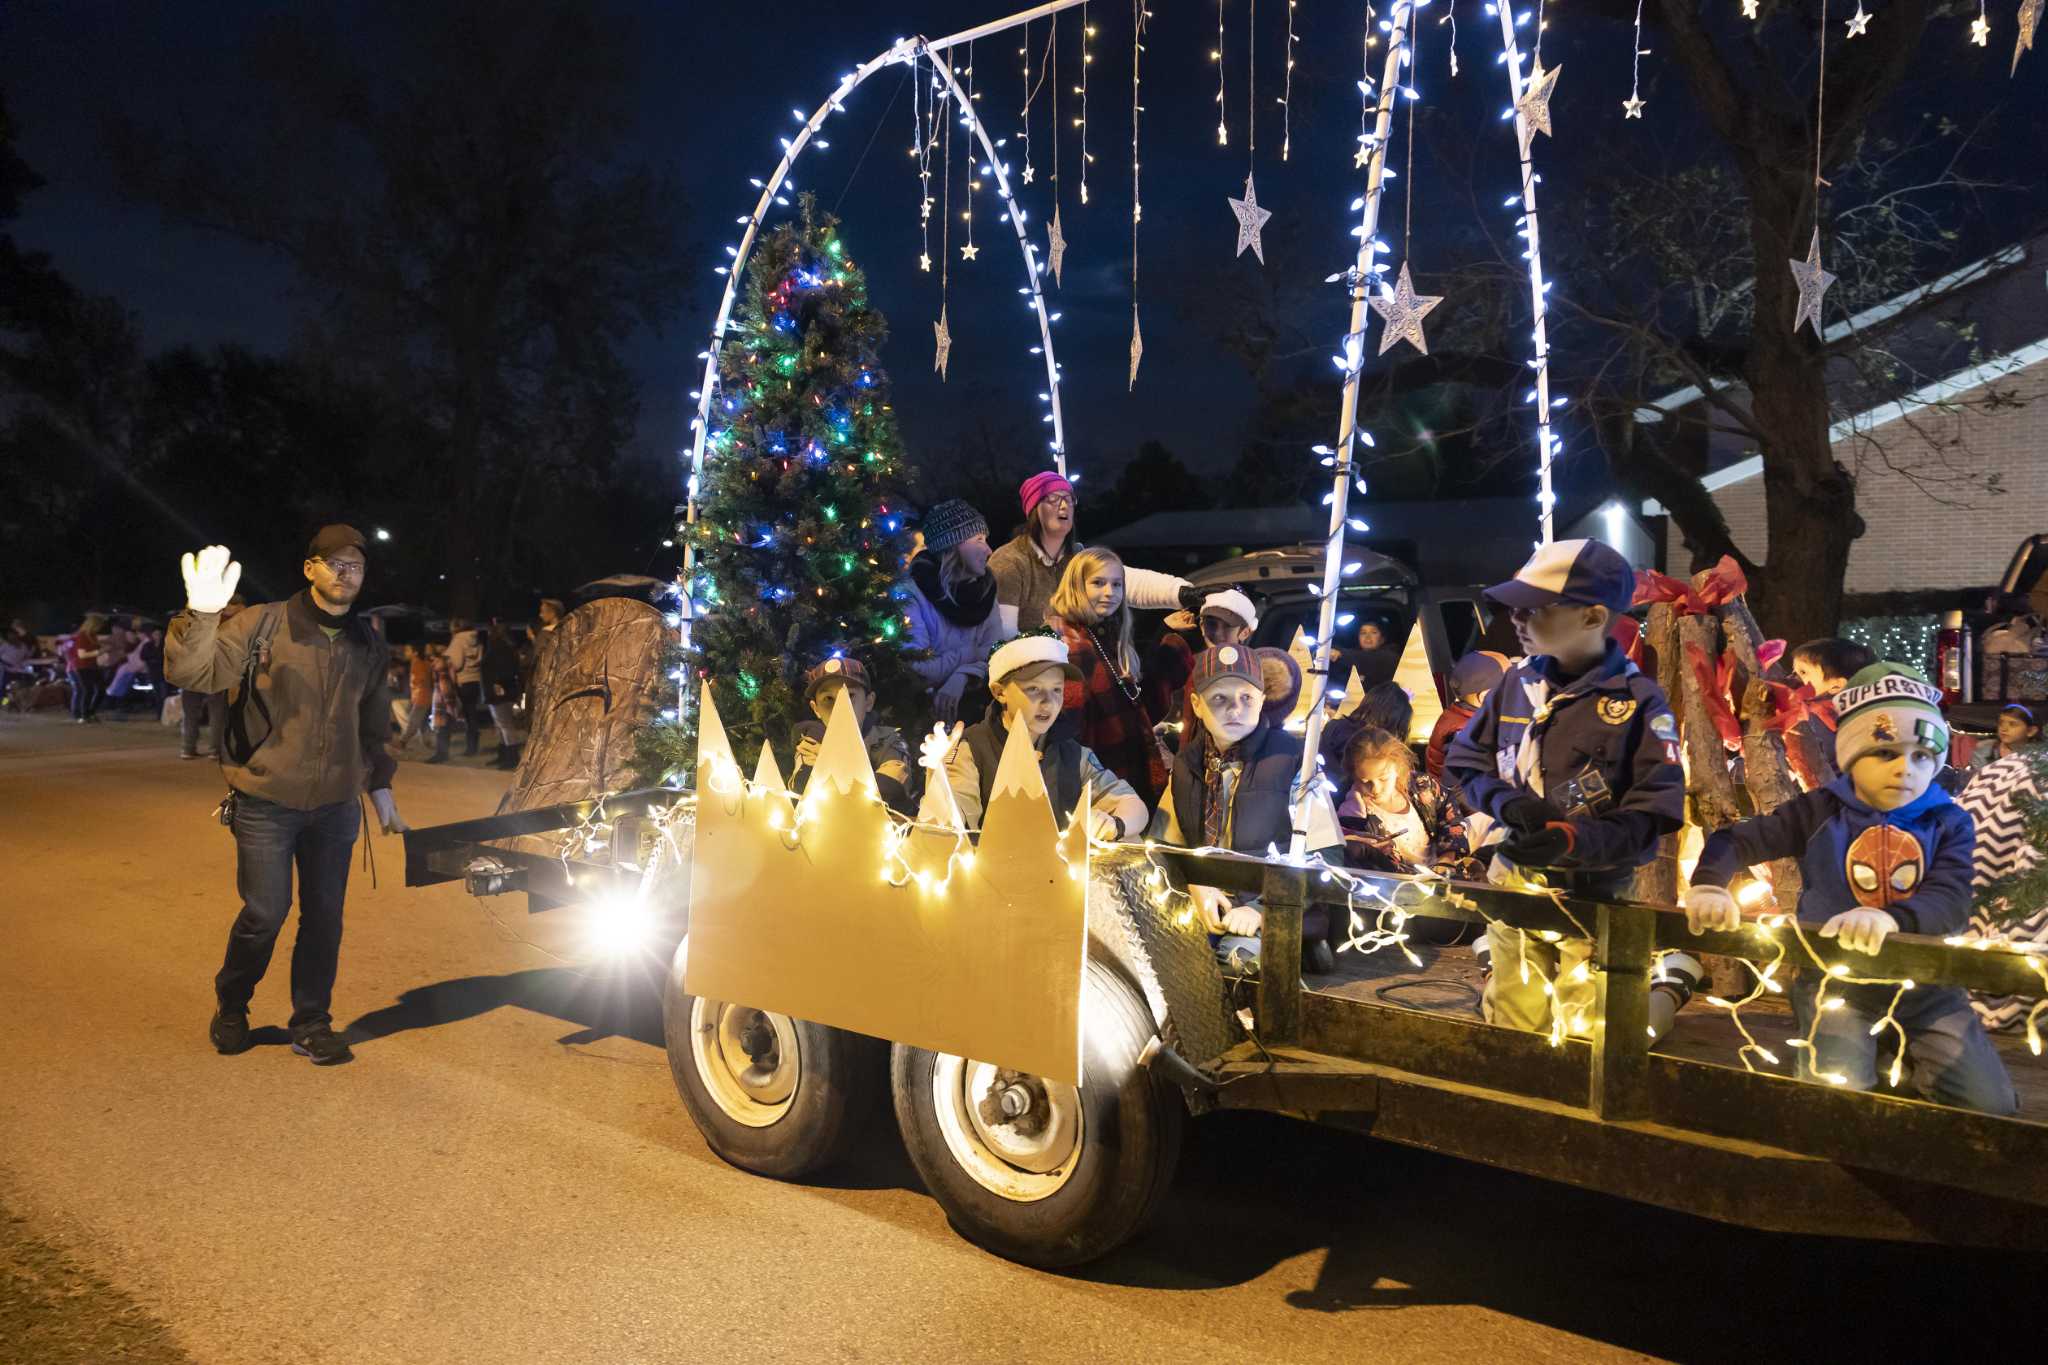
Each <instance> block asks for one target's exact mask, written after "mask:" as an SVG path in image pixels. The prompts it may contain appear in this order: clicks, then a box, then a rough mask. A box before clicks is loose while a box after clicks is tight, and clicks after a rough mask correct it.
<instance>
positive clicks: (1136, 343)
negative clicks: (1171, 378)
mask: <svg viewBox="0 0 2048 1365" xmlns="http://www.w3.org/2000/svg"><path fill="white" fill-rule="evenodd" d="M1144 354H1145V336H1144V333H1142V332H1140V331H1139V330H1138V310H1137V309H1135V308H1133V309H1132V310H1131V377H1130V379H1129V381H1128V382H1126V383H1125V385H1124V387H1125V388H1126V389H1135V388H1137V387H1138V360H1139V358H1140V357H1142V356H1143V355H1144Z"/></svg>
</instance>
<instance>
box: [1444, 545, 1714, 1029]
mask: <svg viewBox="0 0 2048 1365" xmlns="http://www.w3.org/2000/svg"><path fill="white" fill-rule="evenodd" d="M1486 595H1487V596H1488V597H1490V598H1492V599H1493V600H1494V601H1495V602H1498V603H1500V604H1501V605H1502V606H1504V607H1506V608H1508V610H1509V612H1510V613H1511V614H1512V617H1513V620H1514V626H1515V634H1516V636H1517V638H1518V639H1520V641H1521V644H1522V649H1523V651H1524V653H1525V655H1526V657H1525V658H1523V659H1522V660H1521V661H1520V662H1518V663H1516V664H1515V665H1514V666H1513V667H1511V668H1509V669H1508V670H1507V673H1506V675H1505V676H1503V677H1502V679H1501V681H1500V685H1499V686H1497V687H1495V688H1494V689H1493V691H1492V692H1490V693H1489V694H1487V697H1486V700H1485V702H1484V703H1483V704H1481V706H1480V708H1479V710H1478V712H1477V713H1476V714H1475V715H1474V716H1473V717H1472V719H1471V720H1469V721H1467V722H1466V724H1465V728H1464V729H1463V730H1461V731H1459V732H1458V735H1457V737H1456V738H1454V739H1453V740H1451V742H1450V745H1449V747H1448V749H1447V750H1446V752H1445V755H1444V775H1445V777H1446V778H1448V779H1449V780H1450V781H1451V782H1452V783H1454V784H1455V785H1456V786H1457V788H1458V790H1459V792H1460V793H1461V795H1462V796H1463V797H1464V800H1465V802H1466V804H1467V805H1469V806H1470V807H1471V808H1472V809H1473V810H1474V811H1476V812H1478V813H1479V814H1481V815H1484V816H1486V817H1488V818H1489V819H1491V820H1493V821H1494V822H1496V823H1497V824H1498V826H1499V829H1498V831H1497V835H1498V842H1496V843H1494V844H1492V845H1491V848H1492V851H1493V853H1494V855H1495V868H1494V876H1495V879H1496V880H1500V881H1511V880H1514V879H1515V873H1516V872H1517V871H1519V872H1521V873H1522V874H1524V875H1528V876H1531V877H1534V878H1535V879H1538V880H1541V881H1542V882H1543V883H1544V884H1546V885H1549V886H1553V887H1558V888H1561V889H1563V890H1565V891H1568V892H1571V893H1573V894H1575V895H1582V896H1588V897H1593V898H1613V897H1618V896H1620V895H1622V894H1623V893H1624V892H1625V891H1626V890H1627V887H1628V883H1629V878H1630V876H1631V874H1632V873H1633V872H1634V870H1635V868H1636V866H1637V864H1639V863H1644V862H1647V861H1649V859H1650V858H1651V856H1652V855H1653V854H1654V852H1655V850H1656V847H1657V841H1658V840H1659V839H1660V838H1662V837H1663V836H1664V835H1666V834H1669V833H1671V832H1672V831H1674V830H1676V829H1677V828H1678V827H1679V825H1680V824H1682V823H1683V822H1684V818H1685V779H1684V777H1683V775H1682V774H1681V772H1680V770H1679V766H1678V723H1677V721H1676V720H1675V719H1674V718H1673V716H1672V714H1671V707H1670V705H1669V703H1667V702H1666V701H1665V698H1664V691H1663V689H1662V688H1660V687H1658V686H1657V683H1656V681H1655V680H1654V679H1652V678H1650V677H1649V676H1647V675H1646V674H1644V673H1642V672H1640V671H1638V670H1637V668H1636V666H1635V665H1634V664H1632V663H1630V662H1629V661H1628V658H1627V656H1626V655H1624V654H1623V653H1622V650H1621V647H1620V646H1619V645H1617V644H1616V643H1615V642H1614V641H1612V640H1611V639H1609V638H1608V624H1609V622H1610V621H1611V620H1612V619H1613V618H1614V617H1615V616H1616V615H1617V614H1619V613H1620V612H1621V611H1622V610H1623V609H1625V608H1626V607H1627V606H1628V604H1629V602H1630V601H1631V600H1632V599H1633V597H1634V595H1635V571H1634V570H1633V569H1631V568H1630V567H1629V564H1628V561H1627V560H1625V559H1623V558H1622V557H1621V556H1620V555H1619V554H1617V553H1616V552H1615V551H1614V550H1613V549H1611V548H1610V547H1608V546H1606V545H1603V544H1601V543H1600V542H1599V541H1597V540H1562V541H1557V542H1555V543H1553V544H1550V545H1545V546H1542V547H1541V548H1539V549H1538V550H1537V551H1536V553H1535V554H1534V555H1533V556H1532V557H1531V558H1530V560H1529V562H1528V563H1527V564H1525V565H1523V566H1522V569H1521V571H1520V572H1519V573H1517V574H1516V575H1515V576H1514V578H1513V579H1511V580H1510V581H1508V582H1506V583H1502V584H1499V585H1498V586H1496V587H1493V588H1489V589H1487V594H1486ZM1487 943H1488V946H1489V949H1490V951H1491V955H1492V962H1493V974H1492V976H1491V977H1490V978H1489V979H1488V981H1487V984H1486V992H1485V996H1484V998H1483V1002H1482V1004H1483V1008H1484V1011H1485V1014H1486V1017H1487V1018H1488V1019H1489V1020H1491V1021H1492V1022H1494V1023H1497V1024H1505V1025H1507V1026H1509V1027H1510V1028H1523V1029H1533V1030H1546V1029H1548V1028H1549V1027H1550V1023H1551V1020H1550V1010H1551V999H1552V997H1550V996H1546V995H1545V993H1544V982H1545V980H1546V979H1547V980H1548V981H1550V982H1551V983H1552V984H1553V988H1554V990H1555V999H1556V1002H1557V1008H1558V1009H1560V1010H1561V1011H1562V1012H1563V1018H1564V1024H1565V1027H1566V1029H1567V1030H1568V1031H1569V1032H1571V1033H1573V1034H1578V1035H1584V1034H1588V1033H1590V1032H1591V1031H1592V1024H1593V1019H1592V1006H1593V998H1594V983H1593V981H1592V979H1591V977H1590V975H1589V976H1588V977H1587V978H1586V979H1585V980H1582V981H1574V980H1571V979H1569V978H1571V977H1572V976H1573V974H1574V969H1575V968H1576V967H1577V966H1578V965H1579V964H1580V963H1581V962H1584V961H1586V960H1587V959H1588V958H1589V957H1590V956H1591V954H1592V947H1593V946H1592V944H1591V943H1590V942H1588V941H1586V940H1584V939H1565V940H1563V941H1562V942H1559V943H1555V944H1550V943H1545V942H1543V941H1541V940H1539V939H1537V938H1536V937H1535V936H1534V935H1526V936H1525V935H1524V934H1522V933H1521V932H1520V931H1519V930H1516V929H1513V928H1510V927H1507V926H1504V925H1489V926H1488V927H1487ZM1524 965H1527V966H1528V967H1530V968H1531V969H1532V970H1530V971H1528V972H1527V979H1526V980H1524V979H1523V978H1524V972H1523V970H1522V968H1523V966H1524ZM1663 967H1664V970H1663V972H1662V973H1661V974H1660V978H1659V980H1658V983H1657V985H1656V988H1655V989H1654V990H1653V991H1652V993H1651V1026H1652V1027H1653V1028H1657V1029H1658V1030H1659V1031H1660V1032H1661V1031H1662V1029H1664V1028H1668V1027H1669V1025H1670V1022H1671V1018H1672V1016H1673V1015H1674V1014H1675V1013H1676V1012H1677V1010H1678V1007H1679V1006H1680V1005H1682V1004H1684V1002H1685V1000H1686V998H1688V997H1689V996H1690V994H1691V990H1692V987H1693V986H1694V985H1696V984H1697V983H1698V980H1699V975H1700V967H1699V964H1698V963H1697V962H1695V961H1692V960H1691V959H1686V958H1684V957H1683V955H1682V954H1674V955H1673V956H1671V957H1668V958H1666V959H1665V960H1664V963H1663ZM1665 978H1671V979H1668V980H1667V979H1665Z"/></svg>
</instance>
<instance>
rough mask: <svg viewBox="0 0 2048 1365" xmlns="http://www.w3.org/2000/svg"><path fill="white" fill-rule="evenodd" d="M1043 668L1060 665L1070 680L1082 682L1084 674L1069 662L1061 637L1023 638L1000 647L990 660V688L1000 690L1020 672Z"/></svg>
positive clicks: (990, 656)
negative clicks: (999, 684) (1004, 683)
mask: <svg viewBox="0 0 2048 1365" xmlns="http://www.w3.org/2000/svg"><path fill="white" fill-rule="evenodd" d="M1043 664H1057V665H1059V666H1060V667H1061V668H1062V669H1064V670H1065V671H1066V675H1067V677H1069V678H1071V679H1073V680H1074V681H1076V682H1078V681H1080V678H1081V670H1080V669H1078V668H1076V667H1074V666H1073V664H1071V663H1069V662H1067V642H1066V641H1065V640H1062V639H1060V638H1059V637H1058V636H1057V635H1019V636H1018V637H1017V638H1016V639H1014V640H1005V641H1003V643H1001V644H999V645H997V646H996V648H995V652H994V653H992V654H990V655H989V656H988V682H989V686H990V687H994V686H996V685H997V684H998V683H1000V682H1002V681H1003V679H1005V678H1007V677H1009V676H1010V675H1011V674H1012V673H1015V672H1016V671H1017V670H1019V669H1022V668H1036V667H1038V666H1040V665H1043Z"/></svg>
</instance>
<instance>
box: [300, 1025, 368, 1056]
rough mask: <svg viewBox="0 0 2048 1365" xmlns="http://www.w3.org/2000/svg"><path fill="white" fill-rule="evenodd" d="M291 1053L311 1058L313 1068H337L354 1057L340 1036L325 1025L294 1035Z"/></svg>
mask: <svg viewBox="0 0 2048 1365" xmlns="http://www.w3.org/2000/svg"><path fill="white" fill-rule="evenodd" d="M292 1051H294V1052H296V1053H298V1054H299V1055H300V1056H301V1057H309V1058H311V1059H312V1061H313V1065H314V1066H338V1065H340V1064H341V1063H342V1062H346V1061H349V1060H350V1059H352V1058H353V1057H354V1056H355V1055H356V1054H355V1053H353V1052H350V1051H349V1050H348V1044H347V1043H345V1042H343V1041H342V1040H341V1035H340V1034H338V1033H336V1032H335V1031H334V1030H333V1029H331V1028H329V1027H327V1025H325V1024H322V1025H320V1026H319V1027H318V1028H309V1029H307V1030H306V1031H305V1032H303V1033H299V1034H295V1035H294V1036H293V1037H292Z"/></svg>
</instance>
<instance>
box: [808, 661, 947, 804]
mask: <svg viewBox="0 0 2048 1365" xmlns="http://www.w3.org/2000/svg"><path fill="white" fill-rule="evenodd" d="M804 700H805V701H806V702H808V703H809V704H810V708H811V714H812V715H814V716H816V717H817V720H815V721H805V722H804V723H803V724H802V725H800V726H798V727H797V740H796V772H795V774H794V775H793V776H792V777H791V778H790V783H789V785H790V789H791V790H792V791H799V792H800V791H802V790H803V789H804V785H805V784H806V783H808V782H809V781H810V780H811V769H812V767H813V766H815V765H816V763H817V761H818V746H819V745H821V744H823V743H824V742H825V722H827V721H829V720H831V719H832V710H833V708H834V707H835V706H851V707H852V708H853V718H854V719H855V720H856V721H858V722H860V734H861V740H862V741H863V742H864V743H865V744H866V745H867V750H868V765H869V766H870V767H872V768H873V769H874V770H875V788H876V790H877V791H879V792H880V793H881V794H882V800H883V801H884V802H886V803H887V804H888V807H889V809H890V810H893V811H895V812H896V813H897V814H898V815H901V816H903V817H905V818H906V819H907V818H909V817H911V816H914V815H916V814H917V798H916V797H915V796H914V795H912V793H911V790H910V771H911V769H910V746H909V745H908V744H906V743H904V742H903V732H902V731H900V730H898V729H897V728H896V727H895V726H893V725H878V724H876V723H875V722H874V720H873V718H872V716H871V715H870V713H871V712H872V711H873V710H874V706H875V689H874V685H873V684H871V683H870V682H869V681H868V670H867V667H866V665H864V664H862V663H861V662H860V660H858V659H847V658H842V657H840V656H838V655H834V656H833V657H831V658H829V659H827V660H825V662H823V663H821V664H819V665H818V666H817V667H816V668H814V669H812V670H811V671H810V672H808V673H806V674H804Z"/></svg>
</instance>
